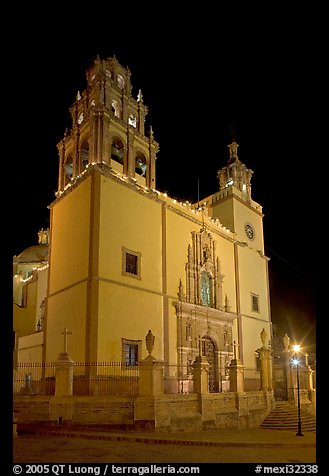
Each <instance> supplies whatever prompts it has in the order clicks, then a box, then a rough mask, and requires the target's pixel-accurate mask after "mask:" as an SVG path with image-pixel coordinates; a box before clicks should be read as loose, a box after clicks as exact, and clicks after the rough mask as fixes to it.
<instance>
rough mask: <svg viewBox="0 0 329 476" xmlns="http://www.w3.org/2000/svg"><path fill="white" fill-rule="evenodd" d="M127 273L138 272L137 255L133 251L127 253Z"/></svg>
mask: <svg viewBox="0 0 329 476" xmlns="http://www.w3.org/2000/svg"><path fill="white" fill-rule="evenodd" d="M126 273H130V274H135V275H136V276H137V274H138V268H137V256H136V255H132V254H131V253H127V254H126Z"/></svg>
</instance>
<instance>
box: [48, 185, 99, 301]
mask: <svg viewBox="0 0 329 476" xmlns="http://www.w3.org/2000/svg"><path fill="white" fill-rule="evenodd" d="M91 193H92V192H91V177H88V178H87V179H86V180H84V181H83V182H81V183H80V184H79V187H77V188H75V189H74V190H72V192H71V193H68V194H67V195H66V196H65V198H64V199H63V200H59V201H58V202H56V203H55V204H54V206H53V207H52V217H51V218H52V227H51V248H50V249H51V254H50V263H49V265H50V281H49V293H50V295H52V294H54V293H57V292H61V291H63V290H64V289H65V288H66V287H68V286H72V285H73V284H75V283H77V282H78V281H80V280H82V279H86V277H87V274H88V263H89V238H90V199H91Z"/></svg>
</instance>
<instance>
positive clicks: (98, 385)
mask: <svg viewBox="0 0 329 476" xmlns="http://www.w3.org/2000/svg"><path fill="white" fill-rule="evenodd" d="M55 365H56V364H55V362H47V363H42V362H21V363H18V364H16V365H15V367H14V375H13V393H14V395H54V394H55ZM138 380H139V368H138V366H134V367H126V366H124V365H123V364H122V362H74V365H73V395H137V392H138Z"/></svg>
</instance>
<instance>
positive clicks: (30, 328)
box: [13, 280, 38, 337]
mask: <svg viewBox="0 0 329 476" xmlns="http://www.w3.org/2000/svg"><path fill="white" fill-rule="evenodd" d="M19 286H22V285H21V284H19ZM24 288H25V289H23V291H22V292H23V293H25V295H26V298H25V307H20V306H18V305H17V304H14V305H13V330H14V331H16V333H17V337H22V336H26V335H28V334H31V333H33V332H35V326H36V309H37V290H38V282H37V280H34V281H31V282H29V283H26V284H25V285H24Z"/></svg>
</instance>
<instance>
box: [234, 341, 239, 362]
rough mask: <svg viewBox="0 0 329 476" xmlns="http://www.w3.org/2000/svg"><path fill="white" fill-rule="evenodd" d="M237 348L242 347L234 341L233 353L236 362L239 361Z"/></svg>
mask: <svg viewBox="0 0 329 476" xmlns="http://www.w3.org/2000/svg"><path fill="white" fill-rule="evenodd" d="M237 347H240V344H237V343H236V342H235V341H233V352H234V360H237V357H236V356H237Z"/></svg>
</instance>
